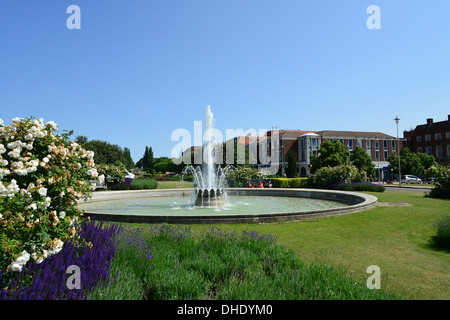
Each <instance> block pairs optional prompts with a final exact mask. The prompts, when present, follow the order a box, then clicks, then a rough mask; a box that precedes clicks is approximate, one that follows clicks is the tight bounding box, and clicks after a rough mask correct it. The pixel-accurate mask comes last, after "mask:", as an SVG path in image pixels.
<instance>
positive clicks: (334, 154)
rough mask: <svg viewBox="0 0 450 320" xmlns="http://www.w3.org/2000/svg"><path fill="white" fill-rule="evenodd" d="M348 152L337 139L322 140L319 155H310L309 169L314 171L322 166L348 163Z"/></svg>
mask: <svg viewBox="0 0 450 320" xmlns="http://www.w3.org/2000/svg"><path fill="white" fill-rule="evenodd" d="M349 157H350V152H349V151H348V150H347V148H346V147H345V146H344V145H343V144H342V143H341V142H340V141H339V140H333V141H330V140H326V141H324V142H322V144H321V145H320V149H319V155H318V156H316V155H312V156H311V160H310V162H311V171H312V172H315V171H316V170H317V169H319V168H322V167H327V166H329V167H336V166H340V165H346V164H348V159H349Z"/></svg>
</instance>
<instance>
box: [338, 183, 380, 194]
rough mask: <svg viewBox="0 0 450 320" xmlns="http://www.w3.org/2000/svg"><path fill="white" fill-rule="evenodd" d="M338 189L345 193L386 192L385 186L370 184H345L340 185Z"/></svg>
mask: <svg viewBox="0 0 450 320" xmlns="http://www.w3.org/2000/svg"><path fill="white" fill-rule="evenodd" d="M337 189H338V190H344V191H372V192H384V191H385V190H386V188H385V187H384V186H381V185H378V184H373V183H370V182H344V183H340V184H338V186H337Z"/></svg>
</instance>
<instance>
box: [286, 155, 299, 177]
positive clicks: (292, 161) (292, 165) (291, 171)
mask: <svg viewBox="0 0 450 320" xmlns="http://www.w3.org/2000/svg"><path fill="white" fill-rule="evenodd" d="M286 176H287V177H288V178H296V177H297V156H296V155H295V153H294V152H292V151H291V152H289V154H288V168H287V170H286Z"/></svg>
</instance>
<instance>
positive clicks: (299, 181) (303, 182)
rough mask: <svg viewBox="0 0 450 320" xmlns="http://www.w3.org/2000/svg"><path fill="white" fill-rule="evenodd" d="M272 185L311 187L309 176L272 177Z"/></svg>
mask: <svg viewBox="0 0 450 320" xmlns="http://www.w3.org/2000/svg"><path fill="white" fill-rule="evenodd" d="M270 181H271V182H272V187H274V188H309V187H311V179H310V178H272V179H270Z"/></svg>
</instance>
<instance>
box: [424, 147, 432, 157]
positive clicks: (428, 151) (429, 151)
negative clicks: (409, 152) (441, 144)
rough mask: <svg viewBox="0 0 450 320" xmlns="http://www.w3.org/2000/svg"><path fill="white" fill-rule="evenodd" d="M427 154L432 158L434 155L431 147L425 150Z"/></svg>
mask: <svg viewBox="0 0 450 320" xmlns="http://www.w3.org/2000/svg"><path fill="white" fill-rule="evenodd" d="M425 153H426V154H427V155H429V156H431V155H432V154H433V150H432V148H431V147H426V148H425Z"/></svg>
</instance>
